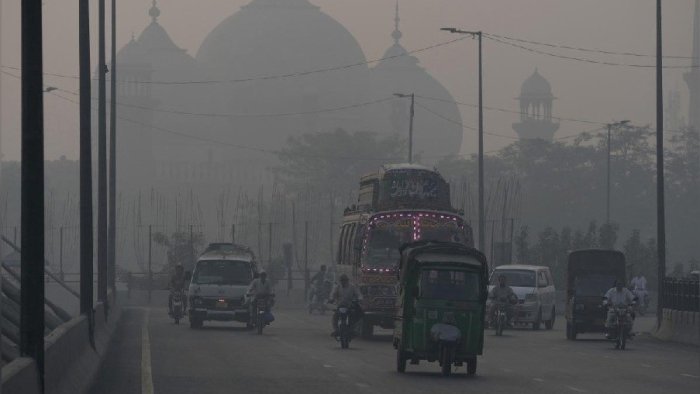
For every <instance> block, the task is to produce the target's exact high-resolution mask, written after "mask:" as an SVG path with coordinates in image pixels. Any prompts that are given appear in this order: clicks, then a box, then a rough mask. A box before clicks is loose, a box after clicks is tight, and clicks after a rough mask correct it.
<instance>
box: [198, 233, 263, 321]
mask: <svg viewBox="0 0 700 394" xmlns="http://www.w3.org/2000/svg"><path fill="white" fill-rule="evenodd" d="M256 273H257V264H256V263H255V255H254V254H253V252H252V251H251V250H250V249H249V248H247V247H244V246H239V245H234V244H221V243H220V244H211V245H209V247H208V248H207V250H205V251H204V253H202V255H201V256H200V257H199V259H198V260H197V264H196V265H195V267H194V271H193V272H192V279H191V281H190V287H189V291H188V293H189V319H190V327H192V328H201V327H202V325H203V324H204V322H205V321H211V320H215V321H238V322H242V323H248V322H249V321H250V319H249V312H248V306H247V305H246V292H247V290H248V286H250V282H252V281H253V278H254V276H255V274H256Z"/></svg>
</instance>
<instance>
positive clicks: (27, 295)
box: [19, 0, 44, 392]
mask: <svg viewBox="0 0 700 394" xmlns="http://www.w3.org/2000/svg"><path fill="white" fill-rule="evenodd" d="M41 7H42V4H41V0H24V1H22V16H21V18H22V36H21V40H22V44H21V45H22V63H21V64H22V161H21V163H22V170H21V171H22V172H21V179H22V185H21V190H22V197H21V199H22V207H21V224H22V241H21V242H22V246H21V249H22V254H21V256H22V257H21V259H22V268H21V272H22V277H21V287H20V301H21V302H20V343H19V351H20V355H21V356H24V357H30V358H32V359H34V361H35V362H36V365H37V369H38V372H39V383H40V387H41V392H44V97H43V96H44V87H43V84H44V80H43V72H44V70H43V56H42V52H43V39H42V34H43V29H42V15H41V14H42V9H41Z"/></svg>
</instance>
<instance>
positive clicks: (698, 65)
mask: <svg viewBox="0 0 700 394" xmlns="http://www.w3.org/2000/svg"><path fill="white" fill-rule="evenodd" d="M691 65H692V67H693V68H692V69H691V70H690V72H688V73H686V74H685V83H686V84H688V91H689V93H690V102H689V105H688V125H689V126H690V127H694V128H695V129H696V130H700V0H695V18H694V21H693V59H692V61H691Z"/></svg>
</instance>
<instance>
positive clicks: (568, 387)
mask: <svg viewBox="0 0 700 394" xmlns="http://www.w3.org/2000/svg"><path fill="white" fill-rule="evenodd" d="M566 388H567V389H569V390H573V391H575V392H577V393H585V392H586V390H583V389H579V388H576V387H573V386H566Z"/></svg>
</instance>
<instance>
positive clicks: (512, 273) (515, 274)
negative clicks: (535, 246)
mask: <svg viewBox="0 0 700 394" xmlns="http://www.w3.org/2000/svg"><path fill="white" fill-rule="evenodd" d="M501 275H503V276H505V277H506V285H507V286H510V287H535V271H526V270H496V271H494V272H493V275H491V283H490V284H492V285H497V284H498V277H499V276H501Z"/></svg>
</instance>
